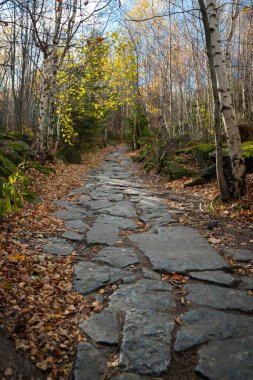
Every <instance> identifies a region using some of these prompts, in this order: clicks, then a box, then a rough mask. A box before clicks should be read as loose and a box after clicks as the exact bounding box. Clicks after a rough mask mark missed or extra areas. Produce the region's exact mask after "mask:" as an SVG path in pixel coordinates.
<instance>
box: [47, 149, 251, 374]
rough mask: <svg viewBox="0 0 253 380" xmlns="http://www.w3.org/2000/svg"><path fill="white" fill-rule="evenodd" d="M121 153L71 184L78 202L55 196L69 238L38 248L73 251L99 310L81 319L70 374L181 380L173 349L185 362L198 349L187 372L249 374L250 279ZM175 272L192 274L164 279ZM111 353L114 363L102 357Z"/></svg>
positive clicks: (84, 290) (80, 281) (234, 253)
mask: <svg viewBox="0 0 253 380" xmlns="http://www.w3.org/2000/svg"><path fill="white" fill-rule="evenodd" d="M125 151H126V150H125V148H119V149H118V150H117V151H116V150H115V151H114V152H112V153H109V154H108V155H107V157H106V159H105V161H104V163H103V164H102V165H101V166H100V167H98V168H96V169H94V170H91V171H90V172H89V174H88V176H86V182H85V184H84V185H83V186H81V187H80V188H78V189H75V190H72V192H71V194H73V195H77V197H76V198H79V200H75V201H74V202H72V201H56V202H55V204H56V205H58V206H59V207H64V208H65V209H64V210H59V211H57V212H56V213H55V214H54V216H55V217H58V218H61V219H63V220H64V224H65V228H66V230H65V231H64V232H63V237H64V238H66V239H64V238H63V237H60V236H59V237H58V238H48V239H47V240H46V244H45V245H44V247H43V250H44V252H46V253H49V254H53V255H64V256H65V255H70V254H71V253H72V252H73V250H74V248H75V252H77V254H78V256H76V255H73V258H74V259H75V258H76V262H75V268H74V278H73V284H74V289H75V291H77V292H79V293H81V294H83V295H84V297H85V299H86V300H87V301H88V302H89V300H92V299H93V300H96V301H97V302H99V305H102V306H104V307H105V308H104V310H101V309H99V312H97V313H96V312H93V314H91V315H90V316H89V318H87V319H85V318H84V320H83V321H81V322H80V329H81V330H82V331H83V333H84V335H85V336H86V338H87V342H82V343H80V344H79V345H78V347H77V354H76V360H75V365H74V379H75V380H104V379H108V380H109V379H110V380H141V379H144V380H151V379H152V380H155V379H167V378H170V375H171V371H174V373H172V378H174V377H173V376H174V375H175V378H176V379H178V376H179V375H178V372H177V365H178V364H177V359H176V360H175V361H174V362H173V360H174V359H173V358H175V357H176V356H173V355H172V356H171V354H172V353H173V351H174V352H175V353H177V355H179V356H180V355H184V356H183V357H184V360H185V359H186V363H187V361H189V360H191V356H190V355H191V354H190V352H191V351H192V350H194V352H196V354H194V355H195V357H196V359H194V360H196V361H195V363H196V364H195V363H194V364H193V365H192V366H191V368H190V369H189V370H188V369H187V370H186V371H188V372H187V373H185V378H187V379H188V378H189V379H192V378H194V379H196V378H203V377H205V378H206V379H209V380H221V379H222V380H224V379H225V380H231V379H233V380H243V379H244V380H253V364H252V363H253V349H252V347H253V323H252V322H253V297H252V296H251V295H250V292H249V291H248V289H252V288H253V281H252V279H250V278H248V277H245V276H244V277H238V276H237V277H235V278H234V277H233V275H231V274H230V273H229V272H230V267H229V266H228V264H227V262H226V261H225V259H224V258H223V257H222V256H221V255H220V254H219V253H218V252H216V251H215V250H214V249H213V248H212V247H211V245H209V243H208V241H207V240H206V239H205V238H204V237H203V236H201V235H200V234H199V233H198V232H197V231H196V230H194V229H193V228H189V227H184V226H180V225H176V224H175V221H174V220H173V218H172V217H171V214H170V210H168V208H167V206H166V205H165V204H164V203H163V201H162V200H161V199H160V198H159V197H158V196H154V194H152V190H147V189H145V187H144V184H143V183H141V181H140V180H139V179H138V178H137V177H136V176H135V175H134V173H133V170H132V163H131V160H130V159H129V158H128V157H125V156H124V155H123V154H124V152H125ZM157 195H158V194H157ZM168 196H169V194H168ZM172 199H173V197H172ZM177 201H178V197H177ZM179 201H180V202H181V203H183V202H184V199H181V200H179ZM171 212H172V213H173V214H174V213H175V214H176V213H182V212H186V211H185V210H183V211H182V210H174V209H173V210H171ZM173 223H174V224H173ZM145 224H146V225H147V226H146V227H147V230H145ZM143 227H144V229H143ZM61 234H62V232H60V235H61ZM83 239H84V240H83ZM71 240H72V242H71ZM226 252H227V253H228V254H229V255H230V256H231V257H232V258H233V259H234V260H236V261H245V262H246V261H249V260H252V258H253V253H252V252H251V251H246V250H234V249H231V248H228V249H227V250H226ZM172 272H176V273H183V274H186V275H187V276H189V280H188V282H187V284H183V285H180V287H179V286H177V284H173V282H172V283H168V282H165V281H162V279H165V278H166V277H165V278H164V277H162V274H164V273H168V274H170V273H172ZM112 284H113V286H111V285H112ZM188 301H189V303H188ZM182 310H183V311H182ZM175 317H177V318H176V321H177V323H175ZM178 318H179V319H178ZM178 321H179V322H180V323H179V322H178ZM172 342H174V343H172ZM112 355H116V356H115V357H116V358H118V359H119V362H118V363H117V360H116V364H115V365H116V367H110V364H108V363H110V361H111V360H112ZM113 357H114V356H113ZM184 363H185V362H184ZM107 364H108V365H107ZM171 365H172V367H171ZM194 367H195V373H196V374H194ZM187 368H188V367H187ZM167 370H169V371H170V372H167ZM180 380H181V379H180Z"/></svg>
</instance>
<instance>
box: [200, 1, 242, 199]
mask: <svg viewBox="0 0 253 380" xmlns="http://www.w3.org/2000/svg"><path fill="white" fill-rule="evenodd" d="M206 11H207V17H208V22H209V29H210V36H211V43H212V53H213V57H214V66H215V74H216V81H217V87H218V91H219V98H220V106H221V114H222V118H223V122H224V126H225V130H226V135H227V140H228V151H229V157H230V163H231V178H230V184H229V189H228V190H229V192H230V194H231V197H233V198H238V197H240V196H241V195H242V194H243V193H244V192H245V163H244V158H243V154H242V146H241V139H240V133H239V129H238V126H237V124H236V119H235V110H234V106H233V104H232V97H231V92H230V88H229V83H228V77H227V72H226V65H225V57H224V53H223V49H222V46H221V41H220V36H219V29H218V18H217V5H216V1H215V0H207V1H206Z"/></svg>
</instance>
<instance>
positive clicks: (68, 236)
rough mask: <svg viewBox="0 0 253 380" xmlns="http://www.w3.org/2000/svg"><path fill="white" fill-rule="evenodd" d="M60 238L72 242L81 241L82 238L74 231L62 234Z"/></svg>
mask: <svg viewBox="0 0 253 380" xmlns="http://www.w3.org/2000/svg"><path fill="white" fill-rule="evenodd" d="M62 237H63V238H65V239H68V240H72V241H82V240H83V239H84V236H83V235H81V234H78V233H77V232H74V231H66V232H63V234H62Z"/></svg>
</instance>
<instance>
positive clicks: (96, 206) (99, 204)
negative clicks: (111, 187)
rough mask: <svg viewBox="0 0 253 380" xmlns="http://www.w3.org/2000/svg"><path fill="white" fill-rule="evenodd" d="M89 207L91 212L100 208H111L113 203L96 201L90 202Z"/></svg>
mask: <svg viewBox="0 0 253 380" xmlns="http://www.w3.org/2000/svg"><path fill="white" fill-rule="evenodd" d="M89 206H90V208H91V209H92V210H99V209H101V208H107V207H112V206H113V203H112V202H110V201H108V200H107V199H105V200H102V199H101V200H98V201H90V202H89Z"/></svg>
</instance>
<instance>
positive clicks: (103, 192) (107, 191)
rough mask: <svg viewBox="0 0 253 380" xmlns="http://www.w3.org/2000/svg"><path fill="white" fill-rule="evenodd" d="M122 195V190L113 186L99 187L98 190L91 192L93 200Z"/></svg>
mask: <svg viewBox="0 0 253 380" xmlns="http://www.w3.org/2000/svg"><path fill="white" fill-rule="evenodd" d="M116 194H122V192H121V189H116V188H114V187H112V186H99V187H98V188H97V189H94V190H92V191H91V192H90V194H89V195H90V196H91V198H92V199H94V200H96V199H100V198H103V199H104V198H106V199H107V197H109V196H110V195H116Z"/></svg>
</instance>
